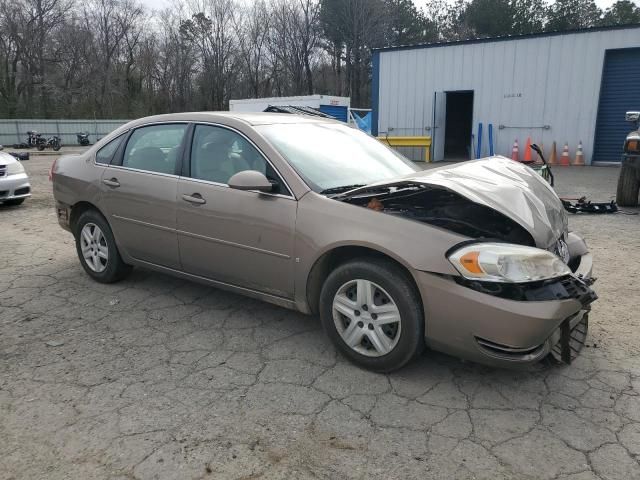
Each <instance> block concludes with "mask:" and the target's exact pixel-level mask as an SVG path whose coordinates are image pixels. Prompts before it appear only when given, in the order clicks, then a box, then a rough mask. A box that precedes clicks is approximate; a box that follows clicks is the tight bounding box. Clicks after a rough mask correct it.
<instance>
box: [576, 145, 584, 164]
mask: <svg viewBox="0 0 640 480" xmlns="http://www.w3.org/2000/svg"><path fill="white" fill-rule="evenodd" d="M573 164H574V165H577V166H579V167H584V153H582V140H580V141H579V142H578V149H577V150H576V158H575V160H574V162H573Z"/></svg>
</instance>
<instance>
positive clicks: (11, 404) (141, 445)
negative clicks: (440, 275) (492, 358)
mask: <svg viewBox="0 0 640 480" xmlns="http://www.w3.org/2000/svg"><path fill="white" fill-rule="evenodd" d="M53 158H54V157H52V156H47V157H33V158H32V159H31V160H30V161H28V162H25V166H26V168H27V170H28V171H29V173H30V175H31V176H32V182H33V187H34V196H33V198H31V199H29V200H28V201H27V202H26V203H25V204H24V205H22V206H21V207H13V208H8V207H0V232H1V237H0V238H2V256H0V478H1V479H17V478H20V479H34V478H47V479H62V478H73V479H91V478H114V479H116V478H117V479H120V478H122V479H125V478H126V479H132V478H140V479H151V478H162V479H165V478H176V479H178V478H179V479H187V478H216V479H217V478H222V479H226V478H238V479H240V478H243V479H250V478H282V479H291V478H328V479H329V478H330V479H338V478H380V479H390V478H403V479H404V478H406V479H408V478H420V479H436V478H437V479H440V478H442V479H454V478H455V479H481V478H486V479H492V480H493V479H514V478H518V479H519V478H527V479H556V478H557V479H560V478H563V479H573V480H589V479H596V478H601V479H625V480H627V479H633V478H640V464H639V459H640V342H639V340H640V334H639V332H640V320H639V318H640V317H639V316H638V314H637V310H636V308H637V305H638V300H639V297H640V295H639V294H638V283H639V280H640V278H639V277H638V271H637V269H638V266H639V265H640V217H638V216H631V215H611V216H574V217H572V218H571V227H572V229H574V230H576V231H579V232H581V233H582V234H584V236H585V237H586V239H587V242H588V244H589V245H590V247H591V249H592V251H593V252H594V254H595V274H596V276H598V277H599V279H598V282H597V283H596V285H595V287H596V290H597V292H598V294H599V295H600V300H599V301H598V302H597V303H596V304H595V306H594V309H593V312H592V314H591V317H590V318H591V330H590V336H589V339H588V348H586V349H585V350H583V353H582V355H581V356H580V357H579V358H578V360H577V361H576V362H575V363H574V364H573V365H571V366H560V367H558V366H556V367H549V366H536V367H534V368H531V369H529V370H528V371H524V372H513V371H504V370H496V369H491V368H486V367H483V366H479V365H476V364H472V363H465V362H462V361H460V360H458V359H456V358H452V357H448V356H445V355H441V354H437V353H433V352H426V353H425V354H424V355H423V356H422V358H421V359H419V361H417V362H415V363H413V364H411V365H410V366H409V367H407V368H405V369H403V370H401V371H399V372H396V373H393V374H391V375H378V374H374V373H370V372H366V371H363V370H360V369H358V368H356V367H354V366H352V365H351V364H349V363H347V362H346V361H345V360H344V359H343V358H341V357H340V356H339V355H338V354H336V352H335V351H334V349H333V347H332V346H331V345H330V344H329V342H328V341H327V339H326V338H325V335H324V334H323V333H322V331H321V329H320V325H319V322H318V320H317V319H315V318H312V317H306V316H303V315H300V314H296V313H294V312H291V311H288V310H284V309H281V308H278V307H275V306H271V305H268V304H265V303H261V302H258V301H253V300H248V299H246V298H243V297H239V296H236V295H232V294H229V293H225V292H222V291H218V290H215V289H213V288H207V287H203V286H201V285H197V284H195V283H190V282H186V281H182V280H176V279H174V278H171V277H167V276H163V275H159V274H155V273H150V272H146V271H144V270H140V269H137V270H135V271H134V273H133V275H132V276H131V277H130V278H129V279H127V280H126V281H124V282H122V283H119V284H116V285H101V284H98V283H94V282H92V281H91V280H89V278H88V277H87V276H86V275H85V274H84V272H83V271H82V269H81V267H80V264H79V263H78V259H77V258H76V253H75V249H74V244H73V239H72V237H71V236H70V235H69V234H68V233H66V232H64V231H63V230H61V229H60V228H59V227H58V225H57V223H56V219H55V215H54V212H53V208H52V205H53V202H52V196H51V186H50V184H49V183H48V181H47V179H46V175H47V170H48V167H49V165H50V163H51V161H52V159H53ZM556 170H557V178H558V190H559V191H560V192H561V193H562V194H566V195H576V194H584V193H587V194H588V195H589V196H590V197H591V198H593V199H602V200H607V199H609V198H611V195H612V193H613V192H614V191H615V182H616V177H617V174H618V170H617V169H615V168H582V169H579V168H565V169H560V168H557V169H556Z"/></svg>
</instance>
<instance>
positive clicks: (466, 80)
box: [373, 26, 640, 162]
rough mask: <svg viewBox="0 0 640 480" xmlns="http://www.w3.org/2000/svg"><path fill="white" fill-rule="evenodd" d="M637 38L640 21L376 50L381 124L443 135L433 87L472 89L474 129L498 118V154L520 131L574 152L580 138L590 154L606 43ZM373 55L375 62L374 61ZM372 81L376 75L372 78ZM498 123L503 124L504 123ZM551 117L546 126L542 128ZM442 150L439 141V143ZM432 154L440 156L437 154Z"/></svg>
mask: <svg viewBox="0 0 640 480" xmlns="http://www.w3.org/2000/svg"><path fill="white" fill-rule="evenodd" d="M638 46H640V27H638V26H635V27H631V28H622V29H612V30H597V31H592V32H575V33H568V34H562V35H547V36H533V37H528V38H527V37H524V38H519V39H509V40H498V41H495V40H494V41H485V42H476V43H473V42H469V43H461V44H450V45H442V46H431V47H421V48H411V47H409V48H400V49H395V50H394V49H390V50H382V51H378V52H376V53H374V57H375V56H376V55H379V58H377V59H376V58H374V75H375V73H376V72H375V70H378V71H379V78H378V79H377V82H378V84H379V90H378V92H377V99H376V92H374V94H373V95H374V98H373V104H374V107H375V104H376V100H377V103H378V105H377V106H378V108H377V110H378V132H379V134H380V135H384V134H385V133H386V132H389V131H390V130H392V132H393V135H425V134H426V135H430V134H432V132H434V131H435V132H436V133H435V135H434V140H435V143H437V141H438V138H437V137H438V136H443V135H444V125H437V123H438V122H441V119H440V120H439V121H437V122H436V125H435V126H438V127H439V128H436V129H433V128H432V127H434V121H433V106H434V93H435V92H444V91H455V90H473V91H474V105H473V132H474V133H476V132H477V128H478V127H477V125H478V122H483V123H484V138H483V155H486V154H487V152H488V150H487V124H488V123H493V125H494V145H495V146H496V148H495V151H496V153H498V154H504V155H510V153H511V146H512V144H513V141H514V139H515V138H518V140H519V142H520V151H521V154H522V151H523V149H524V146H523V144H524V142H525V141H526V138H527V136H531V138H532V140H533V141H534V142H536V143H544V145H545V150H546V151H548V149H549V147H550V146H551V143H552V142H553V141H556V142H557V144H558V148H559V149H561V148H562V145H563V144H564V142H569V148H570V151H571V155H573V154H574V152H575V148H576V146H577V143H578V141H580V140H581V141H582V143H583V147H584V153H585V156H586V159H587V162H590V161H591V153H592V151H593V140H594V135H595V125H596V115H597V112H598V99H599V93H600V82H601V77H602V67H603V61H604V55H605V51H606V50H607V49H617V48H630V47H638ZM376 62H377V63H378V66H377V68H376ZM373 84H374V88H375V84H376V79H375V78H374V82H373ZM499 125H505V127H506V128H504V129H499V128H498V126H499ZM543 125H549V126H550V127H551V128H550V129H549V130H544V129H542V128H531V127H541V126H543ZM436 150H437V148H436ZM437 157H438V155H437V154H436V158H435V160H440V159H441V157H440V158H437Z"/></svg>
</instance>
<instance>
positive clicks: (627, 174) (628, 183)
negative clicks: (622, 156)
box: [616, 163, 640, 207]
mask: <svg viewBox="0 0 640 480" xmlns="http://www.w3.org/2000/svg"><path fill="white" fill-rule="evenodd" d="M639 189H640V179H639V178H638V175H637V172H636V169H635V168H634V167H632V166H631V165H627V164H625V163H623V164H622V168H620V176H619V177H618V191H617V193H616V201H617V202H618V205H620V206H621V207H637V206H638V190H639Z"/></svg>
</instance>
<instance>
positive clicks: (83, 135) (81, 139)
mask: <svg viewBox="0 0 640 480" xmlns="http://www.w3.org/2000/svg"><path fill="white" fill-rule="evenodd" d="M76 137H77V138H78V144H80V145H82V146H83V147H86V146H87V145H89V144H90V143H89V132H80V133H76Z"/></svg>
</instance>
